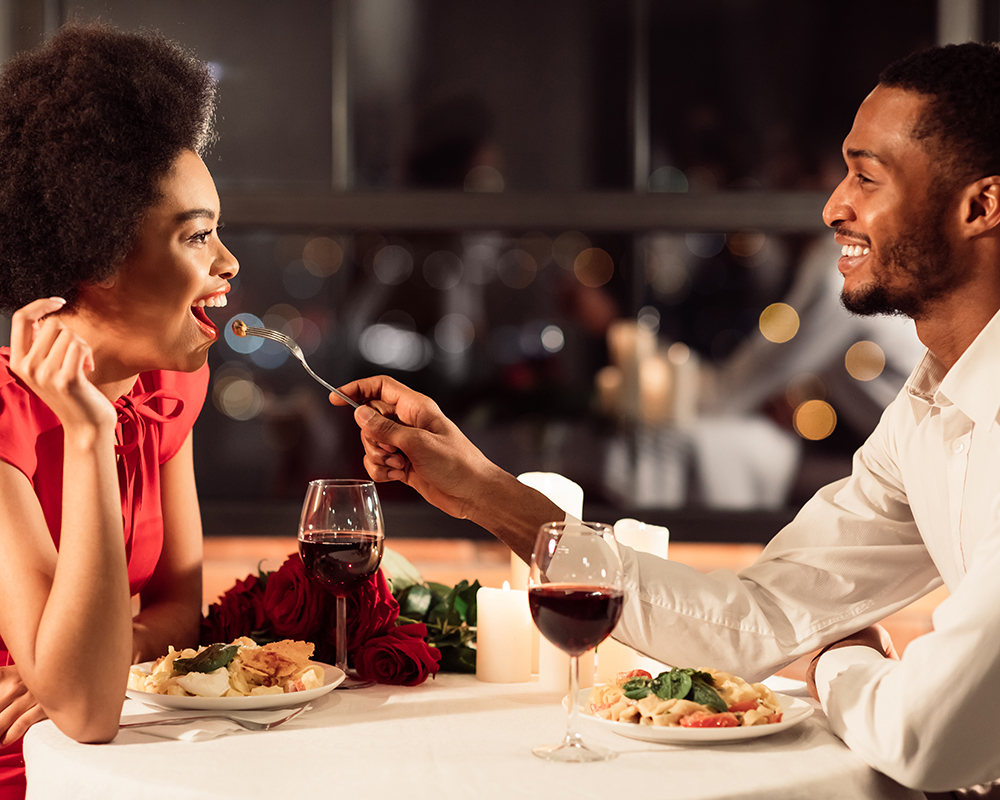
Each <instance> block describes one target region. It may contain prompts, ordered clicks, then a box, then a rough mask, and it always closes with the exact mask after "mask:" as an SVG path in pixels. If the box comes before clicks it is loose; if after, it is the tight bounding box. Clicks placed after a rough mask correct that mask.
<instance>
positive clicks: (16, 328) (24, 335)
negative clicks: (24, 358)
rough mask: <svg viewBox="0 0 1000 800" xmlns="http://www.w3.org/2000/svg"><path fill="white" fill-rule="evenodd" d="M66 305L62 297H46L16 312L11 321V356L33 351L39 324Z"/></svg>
mask: <svg viewBox="0 0 1000 800" xmlns="http://www.w3.org/2000/svg"><path fill="white" fill-rule="evenodd" d="M65 305H66V301H65V300H63V299H62V298H61V297H45V298H42V299H41V300H35V301H34V302H33V303H28V305H26V306H24V307H23V308H19V309H18V310H17V311H15V312H14V314H13V316H12V317H11V319H10V350H11V355H15V354H16V355H17V356H20V355H22V354H23V353H27V352H28V350H29V349H31V344H32V341H33V340H34V333H35V331H36V330H37V326H38V323H40V322H41V321H42V320H43V319H44V318H45V317H46V316H48V315H49V314H54V313H55V312H56V311H58V310H59V309H61V308H62V307H63V306H65Z"/></svg>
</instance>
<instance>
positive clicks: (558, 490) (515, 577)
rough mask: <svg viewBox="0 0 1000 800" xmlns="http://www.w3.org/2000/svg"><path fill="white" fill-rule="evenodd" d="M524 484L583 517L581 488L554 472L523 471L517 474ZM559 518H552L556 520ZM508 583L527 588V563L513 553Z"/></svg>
mask: <svg viewBox="0 0 1000 800" xmlns="http://www.w3.org/2000/svg"><path fill="white" fill-rule="evenodd" d="M517 479H518V480H519V481H520V482H521V483H523V484H524V485H525V486H530V487H531V488H532V489H537V490H538V491H539V492H541V493H542V494H544V495H545V496H546V497H547V498H549V500H551V501H552V502H553V503H555V504H556V505H557V506H559V508H561V509H562V510H563V511H564V512H566V513H567V514H570V515H572V516H574V517H576V518H577V519H580V520H582V519H583V488H582V487H581V486H580V484H578V483H574V482H573V481H571V480H570V479H569V478H566V477H564V476H562V475H559V474H558V473H556V472H525V473H522V474H521V475H518V476H517ZM557 521H561V520H553V522H557ZM510 577H511V581H510V585H511V586H513V587H514V588H515V589H527V588H528V565H527V564H526V563H525V562H524V561H522V560H521V559H520V558H518V557H517V556H516V555H514V554H513V553H511V554H510Z"/></svg>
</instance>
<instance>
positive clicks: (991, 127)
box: [879, 42, 1000, 187]
mask: <svg viewBox="0 0 1000 800" xmlns="http://www.w3.org/2000/svg"><path fill="white" fill-rule="evenodd" d="M879 85H881V86H886V87H890V88H898V89H904V90H907V91H911V92H918V93H920V94H924V95H928V97H929V98H930V102H929V104H928V106H927V109H926V111H925V113H924V115H923V118H922V119H921V120H920V122H919V123H918V124H917V125H916V126H915V127H914V130H913V132H912V134H913V136H914V138H916V139H918V140H921V141H922V142H923V144H924V147H925V148H926V149H927V150H928V151H929V152H931V153H932V154H933V155H934V156H936V157H937V158H938V159H939V160H940V162H941V163H942V166H943V167H944V168H945V169H946V170H947V172H948V173H949V174H947V175H942V176H941V178H942V181H943V182H944V183H946V184H948V185H949V186H951V187H954V186H958V185H964V184H966V183H968V182H970V181H975V180H979V179H980V178H984V177H986V176H988V175H1000V47H998V46H997V45H996V44H980V43H977V42H968V43H966V44H957V45H947V46H945V47H935V48H933V49H931V50H925V51H923V52H919V53H914V54H912V55H909V56H906V57H905V58H902V59H900V60H899V61H895V62H893V63H892V64H890V65H889V66H888V67H886V68H885V69H884V70H883V71H882V74H881V75H880V76H879Z"/></svg>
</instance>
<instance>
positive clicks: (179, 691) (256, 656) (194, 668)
mask: <svg viewBox="0 0 1000 800" xmlns="http://www.w3.org/2000/svg"><path fill="white" fill-rule="evenodd" d="M313 649H314V646H313V645H312V644H310V643H309V642H296V641H292V640H290V639H285V640H283V641H280V642H272V643H270V644H266V645H263V646H261V645H258V644H257V643H256V642H254V641H253V640H252V639H249V638H247V637H243V638H240V639H236V640H235V641H233V642H232V643H230V644H228V645H226V644H214V645H208V646H204V647H200V648H198V649H197V650H194V649H191V648H187V649H184V650H175V649H174V648H173V647H171V648H170V649H169V652H168V653H167V654H166V655H165V656H161V657H160V658H159V659H157V660H156V661H155V662H153V665H152V669H151V670H150V671H149V672H146V671H144V670H143V669H142V668H141V667H138V666H134V667H132V669H131V670H130V672H129V678H128V688H129V689H133V690H136V691H140V692H147V693H150V694H161V695H171V696H176V697H258V696H261V695H271V694H287V693H290V692H304V691H308V690H310V689H318V688H320V687H322V686H323V682H324V673H323V667H322V666H320V665H318V664H313V663H312V662H311V661H310V660H309V659H310V658H311V657H312V654H313Z"/></svg>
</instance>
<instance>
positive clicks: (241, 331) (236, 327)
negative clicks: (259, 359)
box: [233, 319, 247, 339]
mask: <svg viewBox="0 0 1000 800" xmlns="http://www.w3.org/2000/svg"><path fill="white" fill-rule="evenodd" d="M233 333H235V334H236V335H237V336H239V337H240V338H241V339H245V338H246V335H247V324H246V323H245V322H244V321H243V320H241V319H234V320H233Z"/></svg>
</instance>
